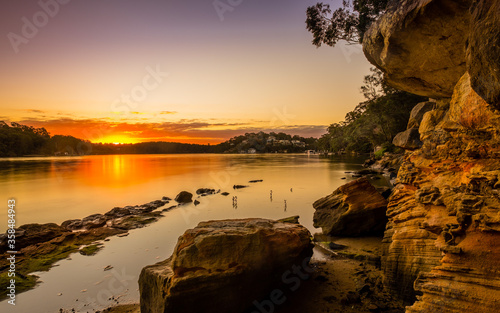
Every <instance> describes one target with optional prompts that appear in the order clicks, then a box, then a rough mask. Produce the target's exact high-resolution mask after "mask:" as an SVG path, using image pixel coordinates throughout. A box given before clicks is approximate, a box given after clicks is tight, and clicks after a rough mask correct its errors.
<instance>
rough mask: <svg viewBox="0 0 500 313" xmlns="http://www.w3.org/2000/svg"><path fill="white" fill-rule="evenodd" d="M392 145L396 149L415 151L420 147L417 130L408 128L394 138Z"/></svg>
mask: <svg viewBox="0 0 500 313" xmlns="http://www.w3.org/2000/svg"><path fill="white" fill-rule="evenodd" d="M392 143H393V144H394V145H395V146H396V147H400V148H403V149H406V150H416V149H418V148H420V147H422V142H421V141H420V133H419V132H418V128H410V129H407V130H405V131H404V132H400V133H399V134H397V135H396V136H394V139H393V140H392Z"/></svg>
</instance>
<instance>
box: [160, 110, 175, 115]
mask: <svg viewBox="0 0 500 313" xmlns="http://www.w3.org/2000/svg"><path fill="white" fill-rule="evenodd" d="M177 113H178V112H177V111H161V112H160V113H159V114H162V115H167V114H177Z"/></svg>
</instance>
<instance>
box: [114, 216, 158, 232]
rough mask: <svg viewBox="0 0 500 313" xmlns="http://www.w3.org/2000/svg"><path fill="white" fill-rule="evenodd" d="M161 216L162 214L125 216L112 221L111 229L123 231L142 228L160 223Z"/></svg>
mask: <svg viewBox="0 0 500 313" xmlns="http://www.w3.org/2000/svg"><path fill="white" fill-rule="evenodd" d="M160 216H161V213H160V212H152V213H148V214H141V215H130V216H125V217H121V218H117V219H114V220H112V222H111V227H113V228H117V229H123V230H130V229H136V228H142V227H144V226H146V225H148V224H151V223H154V222H156V221H158V219H159V218H160Z"/></svg>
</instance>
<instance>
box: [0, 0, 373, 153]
mask: <svg viewBox="0 0 500 313" xmlns="http://www.w3.org/2000/svg"><path fill="white" fill-rule="evenodd" d="M42 2H44V3H52V7H50V6H49V7H48V8H49V9H47V8H45V10H46V11H47V10H48V11H47V12H51V14H52V15H53V16H50V17H49V15H48V14H47V15H46V16H48V18H47V20H46V21H44V20H43V19H42V20H40V16H41V17H42V18H43V12H45V11H43V10H44V8H43V7H42V6H40V4H39V3H37V2H36V1H33V2H31V3H20V2H19V1H15V2H9V4H8V5H6V8H4V10H2V12H1V13H0V15H1V16H0V27H1V29H2V31H3V32H4V35H5V36H3V38H4V39H3V40H1V41H0V62H1V64H0V68H1V69H2V75H1V78H0V88H1V89H0V120H5V121H9V122H12V121H16V122H20V123H23V124H27V125H32V126H36V127H45V128H46V129H47V130H48V131H49V132H50V133H51V134H53V135H54V134H64V135H72V136H75V137H79V138H84V139H88V140H91V141H93V142H122V143H132V142H141V141H179V142H193V143H218V142H222V141H224V140H226V139H228V138H230V137H232V136H235V135H239V134H242V133H245V132H252V131H260V130H264V131H285V132H287V133H291V134H299V135H302V136H315V137H318V136H320V135H321V134H322V133H324V132H325V129H326V126H327V125H329V124H330V123H333V122H338V121H340V120H343V118H344V115H345V114H346V113H347V112H348V111H350V110H352V109H353V108H354V107H355V106H356V105H357V104H358V103H359V102H360V101H362V100H363V99H362V95H361V94H360V92H359V87H360V86H361V83H362V79H363V76H364V75H366V74H368V68H369V64H368V62H367V61H366V60H365V58H364V56H363V54H362V52H361V48H360V47H359V46H348V47H347V46H342V45H340V46H338V47H336V48H330V47H322V48H320V49H317V48H315V47H314V46H312V45H311V43H310V42H311V35H310V34H309V33H308V32H307V31H306V29H305V23H304V21H305V10H306V8H307V6H309V5H312V4H314V3H316V1H309V0H307V1H288V0H287V1H285V0H276V1H272V2H269V1H264V0H255V1H244V2H242V4H240V5H238V6H235V7H234V8H233V10H231V11H227V12H224V14H222V15H220V14H218V12H217V11H216V10H215V8H214V7H213V4H212V3H213V1H202V0H193V1H189V2H185V1H184V2H183V1H180V0H176V1H157V0H146V1H140V2H139V1H132V0H121V1H118V0H109V1H95V0H94V1H92V0H90V1H76V0H73V1H70V2H69V3H67V4H64V5H62V4H58V2H56V0H44V1H42ZM335 2H340V1H333V3H335ZM56 4H57V5H56ZM40 12H42V13H40ZM219 13H220V12H219ZM36 16H38V18H39V20H38V21H36V20H35V18H36ZM221 16H222V20H221ZM26 21H28V22H26ZM35 22H37V23H38V24H39V26H40V27H38V26H36V25H34V24H33V25H31V26H33V27H34V28H33V29H30V27H29V25H28V26H26V23H28V24H29V23H35ZM42 22H44V23H42ZM26 35H29V36H26ZM16 36H17V37H16ZM28 37H30V38H28ZM12 38H17V40H19V38H23V39H24V40H23V41H22V43H19V42H20V41H17V42H16V41H13V39H12Z"/></svg>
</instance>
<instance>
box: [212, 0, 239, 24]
mask: <svg viewBox="0 0 500 313" xmlns="http://www.w3.org/2000/svg"><path fill="white" fill-rule="evenodd" d="M242 3H243V0H215V1H214V2H212V5H213V7H214V9H215V13H217V16H218V17H219V20H220V21H221V22H224V15H225V14H226V13H228V12H233V11H234V9H236V8H237V7H239V6H240V5H241V4H242Z"/></svg>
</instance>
